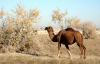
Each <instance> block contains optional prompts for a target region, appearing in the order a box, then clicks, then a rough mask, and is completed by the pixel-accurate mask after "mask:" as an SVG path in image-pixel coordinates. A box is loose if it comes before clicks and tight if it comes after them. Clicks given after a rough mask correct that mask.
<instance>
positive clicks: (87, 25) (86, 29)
mask: <svg viewBox="0 0 100 64" xmlns="http://www.w3.org/2000/svg"><path fill="white" fill-rule="evenodd" d="M96 35H97V34H96V26H95V25H94V24H93V22H92V21H86V22H83V36H84V37H85V38H86V39H88V38H91V39H94V38H96Z"/></svg>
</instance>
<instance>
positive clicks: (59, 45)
mask: <svg viewBox="0 0 100 64" xmlns="http://www.w3.org/2000/svg"><path fill="white" fill-rule="evenodd" d="M60 48H61V43H60V42H58V55H57V58H59V54H60Z"/></svg>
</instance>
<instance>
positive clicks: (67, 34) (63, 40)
mask: <svg viewBox="0 0 100 64" xmlns="http://www.w3.org/2000/svg"><path fill="white" fill-rule="evenodd" d="M45 30H47V31H48V33H49V37H50V39H51V40H52V41H53V42H58V57H59V53H60V48H61V44H64V45H65V47H66V49H67V50H68V53H69V55H70V57H71V54H70V50H69V47H68V45H71V44H73V43H75V42H76V43H77V45H78V46H79V48H80V51H81V57H82V54H83V49H84V59H85V58H86V56H85V53H86V47H85V46H84V45H83V36H82V34H81V33H80V32H79V31H76V30H74V29H72V28H67V29H63V30H61V31H60V32H59V33H58V34H57V35H55V34H54V31H53V27H52V26H49V27H45ZM81 57H80V58H81Z"/></svg>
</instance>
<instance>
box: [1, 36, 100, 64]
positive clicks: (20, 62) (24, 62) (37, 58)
mask: <svg viewBox="0 0 100 64" xmlns="http://www.w3.org/2000/svg"><path fill="white" fill-rule="evenodd" d="M37 37H39V38H38V39H39V41H37V42H36V45H37V46H38V47H39V49H40V50H39V52H41V51H42V54H40V55H38V54H37V55H34V54H26V53H5V54H0V64H100V37H98V38H97V39H84V40H83V42H84V45H85V46H86V48H87V51H86V56H87V58H86V59H83V58H82V59H80V50H79V47H78V46H77V45H76V43H75V44H73V45H69V48H70V50H71V54H72V59H70V57H69V55H68V52H67V50H66V48H65V46H64V45H62V46H61V53H60V57H59V58H57V53H58V49H57V48H58V44H57V43H54V42H51V41H50V40H49V37H48V35H37ZM45 37H46V38H45ZM46 39H47V40H46ZM44 40H46V41H44ZM33 49H35V48H33Z"/></svg>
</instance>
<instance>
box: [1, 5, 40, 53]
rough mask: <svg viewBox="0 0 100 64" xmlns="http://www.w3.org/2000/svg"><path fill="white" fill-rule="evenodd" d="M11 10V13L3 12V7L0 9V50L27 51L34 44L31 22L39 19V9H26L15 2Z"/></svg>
mask: <svg viewBox="0 0 100 64" xmlns="http://www.w3.org/2000/svg"><path fill="white" fill-rule="evenodd" d="M11 11H12V12H13V13H14V14H13V15H12V14H9V13H8V12H7V13H6V12H4V8H2V9H1V11H0V19H1V21H2V26H1V27H0V44H1V49H0V52H1V53H2V52H3V53H6V52H22V51H26V52H27V51H28V50H29V49H30V48H31V47H32V45H33V44H34V39H33V38H34V34H33V32H32V31H33V23H37V22H39V21H40V19H41V17H39V14H40V10H38V9H37V8H35V9H34V8H33V9H30V10H26V7H25V6H24V5H23V6H22V5H21V4H17V7H14V10H11ZM8 49H9V50H8ZM12 50H13V51H12Z"/></svg>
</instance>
